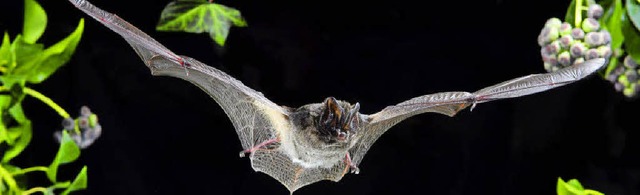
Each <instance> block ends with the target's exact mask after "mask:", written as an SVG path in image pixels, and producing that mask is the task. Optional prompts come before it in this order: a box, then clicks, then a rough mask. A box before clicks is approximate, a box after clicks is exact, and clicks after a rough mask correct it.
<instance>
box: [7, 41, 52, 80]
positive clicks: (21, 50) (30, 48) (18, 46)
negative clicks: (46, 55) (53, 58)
mask: <svg viewBox="0 0 640 195" xmlns="http://www.w3.org/2000/svg"><path fill="white" fill-rule="evenodd" d="M43 50H44V45H43V44H29V43H27V42H26V41H25V40H24V36H22V35H18V36H17V37H16V38H15V39H14V40H13V43H11V52H13V54H14V55H15V56H13V58H14V62H15V64H11V65H10V66H9V70H8V72H10V73H11V74H12V75H20V74H21V72H24V71H21V70H31V71H32V67H33V66H35V65H36V64H37V63H38V61H39V60H40V55H42V51H43ZM14 66H15V69H14ZM14 71H15V72H14Z"/></svg>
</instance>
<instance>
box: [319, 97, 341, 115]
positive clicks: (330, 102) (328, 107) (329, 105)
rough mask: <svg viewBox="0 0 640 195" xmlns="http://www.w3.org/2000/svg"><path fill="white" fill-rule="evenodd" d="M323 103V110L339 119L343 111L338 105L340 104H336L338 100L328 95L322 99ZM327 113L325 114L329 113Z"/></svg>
mask: <svg viewBox="0 0 640 195" xmlns="http://www.w3.org/2000/svg"><path fill="white" fill-rule="evenodd" d="M324 105H325V111H324V112H329V113H331V114H333V116H334V117H335V118H336V119H339V118H340V117H341V116H342V113H343V112H344V109H342V107H340V105H339V104H338V100H336V98H334V97H328V98H327V99H325V100H324ZM329 113H327V114H329Z"/></svg>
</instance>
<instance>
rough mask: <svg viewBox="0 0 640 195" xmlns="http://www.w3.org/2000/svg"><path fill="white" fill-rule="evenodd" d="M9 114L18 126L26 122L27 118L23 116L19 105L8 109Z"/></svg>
mask: <svg viewBox="0 0 640 195" xmlns="http://www.w3.org/2000/svg"><path fill="white" fill-rule="evenodd" d="M9 114H11V116H12V117H13V119H14V120H16V122H18V124H23V123H25V122H27V120H28V119H27V116H25V115H24V111H23V110H22V105H21V104H16V105H14V106H12V107H11V108H10V109H9Z"/></svg>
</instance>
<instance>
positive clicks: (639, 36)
mask: <svg viewBox="0 0 640 195" xmlns="http://www.w3.org/2000/svg"><path fill="white" fill-rule="evenodd" d="M622 33H623V34H624V47H625V50H626V52H627V53H628V54H629V55H630V56H631V58H633V60H634V61H636V62H640V32H638V30H637V29H636V28H635V26H634V25H633V24H632V22H631V20H626V19H625V20H623V21H622Z"/></svg>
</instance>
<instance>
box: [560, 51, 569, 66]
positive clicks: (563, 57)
mask: <svg viewBox="0 0 640 195" xmlns="http://www.w3.org/2000/svg"><path fill="white" fill-rule="evenodd" d="M558 63H560V64H562V65H563V66H568V65H571V54H570V53H569V51H564V52H562V53H560V54H559V55H558Z"/></svg>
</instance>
